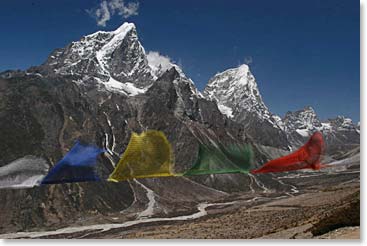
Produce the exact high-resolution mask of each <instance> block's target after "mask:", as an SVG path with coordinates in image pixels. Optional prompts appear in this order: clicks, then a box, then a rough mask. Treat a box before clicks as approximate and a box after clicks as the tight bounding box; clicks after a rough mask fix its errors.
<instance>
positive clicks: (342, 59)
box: [0, 0, 360, 121]
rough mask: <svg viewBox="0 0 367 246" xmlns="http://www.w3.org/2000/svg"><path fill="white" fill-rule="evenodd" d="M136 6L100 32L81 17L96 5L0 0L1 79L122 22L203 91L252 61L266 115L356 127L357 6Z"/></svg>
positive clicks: (328, 2) (162, 2)
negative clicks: (314, 117) (340, 118)
mask: <svg viewBox="0 0 367 246" xmlns="http://www.w3.org/2000/svg"><path fill="white" fill-rule="evenodd" d="M128 2H129V1H126V0H125V4H127V3H128ZM138 2H139V8H138V10H137V12H138V14H137V15H133V16H130V17H128V18H124V17H123V16H121V15H118V14H117V13H115V14H114V15H112V16H111V19H110V20H109V21H107V22H106V23H105V26H104V27H103V26H98V25H97V22H96V20H95V19H94V18H92V17H91V16H90V14H88V12H87V11H86V10H91V9H92V10H95V9H96V8H97V7H98V6H99V5H100V3H101V0H78V1H75V0H58V1H47V0H39V1H37V0H34V1H32V0H29V1H24V0H23V1H22V0H3V1H1V5H0V6H1V8H0V29H1V31H2V35H1V38H0V71H3V70H6V69H25V68H28V67H30V66H32V65H38V64H41V63H42V62H43V61H44V60H45V59H46V57H47V56H48V54H49V53H50V52H51V51H52V50H53V49H55V48H58V47H64V46H65V45H67V44H68V43H70V42H71V41H74V40H79V39H80V38H81V36H83V35H86V34H89V33H92V32H95V31H97V30H113V29H116V28H117V27H118V26H120V25H121V24H122V23H123V22H124V21H129V22H133V23H135V24H136V26H137V29H138V34H139V38H140V40H141V42H142V44H143V46H144V47H145V49H146V50H148V51H159V52H160V53H161V54H163V55H167V56H169V57H170V58H171V59H172V60H174V61H176V62H178V63H180V64H182V66H183V69H184V72H185V73H186V74H187V75H188V76H189V77H191V78H192V79H193V81H194V82H195V83H196V85H197V87H198V88H199V89H200V90H202V89H203V88H204V87H205V85H206V83H207V81H208V80H209V78H210V77H212V76H213V75H214V74H215V73H216V72H219V71H223V70H225V69H227V68H231V67H235V66H237V65H239V64H241V63H244V62H245V61H247V62H248V61H251V60H252V63H251V64H250V67H251V70H252V72H253V74H254V75H255V77H256V79H257V82H258V86H259V88H260V92H261V94H262V96H263V99H264V101H265V103H266V104H267V106H268V107H269V108H270V110H271V111H272V112H274V113H276V114H279V115H281V116H284V114H285V113H286V112H287V111H288V110H297V109H300V108H303V107H304V106H306V105H310V106H312V107H314V109H315V110H316V112H317V113H318V115H319V117H320V118H321V119H327V118H331V117H335V116H336V115H345V116H348V117H351V118H352V119H353V121H359V118H360V115H359V110H360V103H359V102H360V87H359V86H360V77H359V76H360V75H359V74H360V73H359V69H360V64H359V61H360V59H359V53H360V51H359V47H360V43H359V42H360V41H359V25H360V24H359V13H360V12H359V1H351V0H343V1H340V0H322V1H320V0H308V1H305V0H304V1H294V0H278V1H273V0H265V1H254V0H252V1H249V0H221V1H219V0H218V1H217V0H210V1H209V0H200V1H194V0H185V1H172V0H154V1H152V0H138ZM125 16H126V15H125Z"/></svg>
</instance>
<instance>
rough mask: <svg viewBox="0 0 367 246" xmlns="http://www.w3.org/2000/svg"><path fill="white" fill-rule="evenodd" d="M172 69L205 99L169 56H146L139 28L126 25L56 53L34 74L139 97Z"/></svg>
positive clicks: (153, 53) (86, 37) (77, 42)
mask: <svg viewBox="0 0 367 246" xmlns="http://www.w3.org/2000/svg"><path fill="white" fill-rule="evenodd" d="M172 67H175V68H176V70H177V71H178V72H179V74H180V76H181V77H183V78H185V81H186V82H189V83H190V87H192V90H193V91H195V93H196V94H197V95H198V96H201V94H200V93H199V92H198V91H197V89H196V87H195V85H194V83H193V82H192V81H191V80H190V79H189V78H187V77H186V75H185V74H184V73H183V71H182V69H181V68H180V67H179V66H178V65H176V64H174V63H173V62H172V61H171V60H170V59H169V58H168V57H165V56H162V55H160V54H159V53H158V52H148V53H146V52H145V49H144V47H143V46H142V45H141V43H140V41H139V39H138V35H137V31H136V27H135V25H134V24H133V23H128V22H125V23H123V24H122V25H121V26H120V27H118V28H117V29H116V30H113V31H97V32H95V33H92V34H89V35H86V36H84V37H82V38H81V39H80V40H79V41H76V42H72V43H71V44H69V45H68V46H66V47H65V48H62V49H57V50H55V51H54V52H53V53H52V54H51V55H50V56H49V58H48V59H47V61H46V62H45V63H44V64H43V65H42V66H40V67H37V68H33V70H36V71H33V73H41V74H43V75H53V74H55V75H73V76H77V78H76V79H75V80H76V81H78V83H79V84H88V83H93V84H97V85H100V87H103V88H105V89H107V90H111V91H117V92H120V93H123V94H126V95H137V94H140V93H144V92H146V91H147V89H148V88H149V87H150V86H151V85H152V84H153V83H154V81H156V80H157V78H158V77H160V76H161V75H162V74H163V73H164V72H166V71H167V70H169V69H170V68H172ZM30 72H32V71H30Z"/></svg>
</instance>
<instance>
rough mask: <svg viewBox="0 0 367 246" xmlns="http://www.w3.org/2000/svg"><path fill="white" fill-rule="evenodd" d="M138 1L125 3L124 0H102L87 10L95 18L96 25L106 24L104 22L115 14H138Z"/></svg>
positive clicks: (127, 15) (125, 15) (126, 16)
mask: <svg viewBox="0 0 367 246" xmlns="http://www.w3.org/2000/svg"><path fill="white" fill-rule="evenodd" d="M138 9H139V2H129V3H125V0H109V1H108V0H103V1H102V2H101V3H100V4H99V6H98V7H97V8H94V9H90V10H87V12H88V13H89V14H90V15H91V16H92V17H93V18H95V19H96V21H97V25H98V26H103V27H104V26H106V23H107V22H108V21H109V20H110V19H111V17H112V16H113V15H115V14H117V15H119V16H121V17H122V18H128V17H130V16H134V15H138V14H139V13H138Z"/></svg>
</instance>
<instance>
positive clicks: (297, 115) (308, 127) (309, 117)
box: [283, 106, 322, 137]
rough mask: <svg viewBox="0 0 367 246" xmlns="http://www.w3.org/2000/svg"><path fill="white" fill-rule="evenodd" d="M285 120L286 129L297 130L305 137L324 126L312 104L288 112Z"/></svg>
mask: <svg viewBox="0 0 367 246" xmlns="http://www.w3.org/2000/svg"><path fill="white" fill-rule="evenodd" d="M283 122H284V128H285V131H287V132H289V131H296V132H297V133H298V134H300V135H302V136H303V137H308V136H310V134H312V132H314V131H316V130H317V129H318V128H320V127H321V126H322V125H321V121H320V120H319V118H318V117H317V115H316V112H315V110H314V109H313V108H312V107H310V106H307V107H305V108H304V109H301V110H298V111H295V112H290V111H289V112H287V113H286V115H285V117H284V119H283Z"/></svg>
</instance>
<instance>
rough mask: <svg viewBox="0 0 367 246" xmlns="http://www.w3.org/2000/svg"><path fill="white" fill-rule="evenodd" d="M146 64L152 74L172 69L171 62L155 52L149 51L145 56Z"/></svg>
mask: <svg viewBox="0 0 367 246" xmlns="http://www.w3.org/2000/svg"><path fill="white" fill-rule="evenodd" d="M147 59H148V64H149V66H150V67H151V69H152V70H153V71H154V72H157V71H166V70H168V69H170V68H171V67H172V64H173V62H172V61H171V58H169V57H168V56H164V55H161V54H159V52H157V51H149V52H148V54H147Z"/></svg>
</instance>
